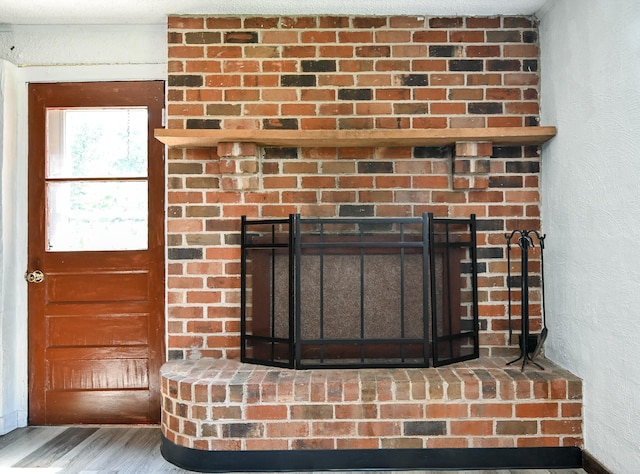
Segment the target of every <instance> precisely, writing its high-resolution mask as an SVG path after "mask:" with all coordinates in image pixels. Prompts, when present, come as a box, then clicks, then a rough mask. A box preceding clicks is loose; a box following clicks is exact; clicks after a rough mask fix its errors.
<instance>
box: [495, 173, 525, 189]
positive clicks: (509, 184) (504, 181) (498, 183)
mask: <svg viewBox="0 0 640 474" xmlns="http://www.w3.org/2000/svg"><path fill="white" fill-rule="evenodd" d="M489 187H490V188H521V187H522V176H490V177H489Z"/></svg>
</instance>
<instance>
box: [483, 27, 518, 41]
mask: <svg viewBox="0 0 640 474" xmlns="http://www.w3.org/2000/svg"><path fill="white" fill-rule="evenodd" d="M520 41H521V37H520V32H519V31H517V30H497V31H487V43H519V42H520Z"/></svg>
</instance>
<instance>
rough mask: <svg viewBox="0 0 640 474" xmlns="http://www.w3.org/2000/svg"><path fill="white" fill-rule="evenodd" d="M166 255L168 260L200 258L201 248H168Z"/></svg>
mask: <svg viewBox="0 0 640 474" xmlns="http://www.w3.org/2000/svg"><path fill="white" fill-rule="evenodd" d="M167 257H169V260H199V259H202V249H193V248H170V249H168V250H167Z"/></svg>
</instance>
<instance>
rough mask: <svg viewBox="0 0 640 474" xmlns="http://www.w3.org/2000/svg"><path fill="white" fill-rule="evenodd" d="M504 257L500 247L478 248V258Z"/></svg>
mask: <svg viewBox="0 0 640 474" xmlns="http://www.w3.org/2000/svg"><path fill="white" fill-rule="evenodd" d="M503 256H504V252H503V248H502V247H480V248H478V258H502V257H503Z"/></svg>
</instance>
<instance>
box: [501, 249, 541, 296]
mask: <svg viewBox="0 0 640 474" xmlns="http://www.w3.org/2000/svg"><path fill="white" fill-rule="evenodd" d="M515 239H516V238H514V239H511V251H512V252H516V253H512V254H511V258H520V250H519V249H517V246H518V244H517V243H515ZM508 283H509V286H510V287H511V288H520V287H521V286H522V276H521V275H511V277H510V278H509V281H508ZM527 285H528V286H529V288H540V285H541V280H540V276H539V275H529V279H528V280H527Z"/></svg>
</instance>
